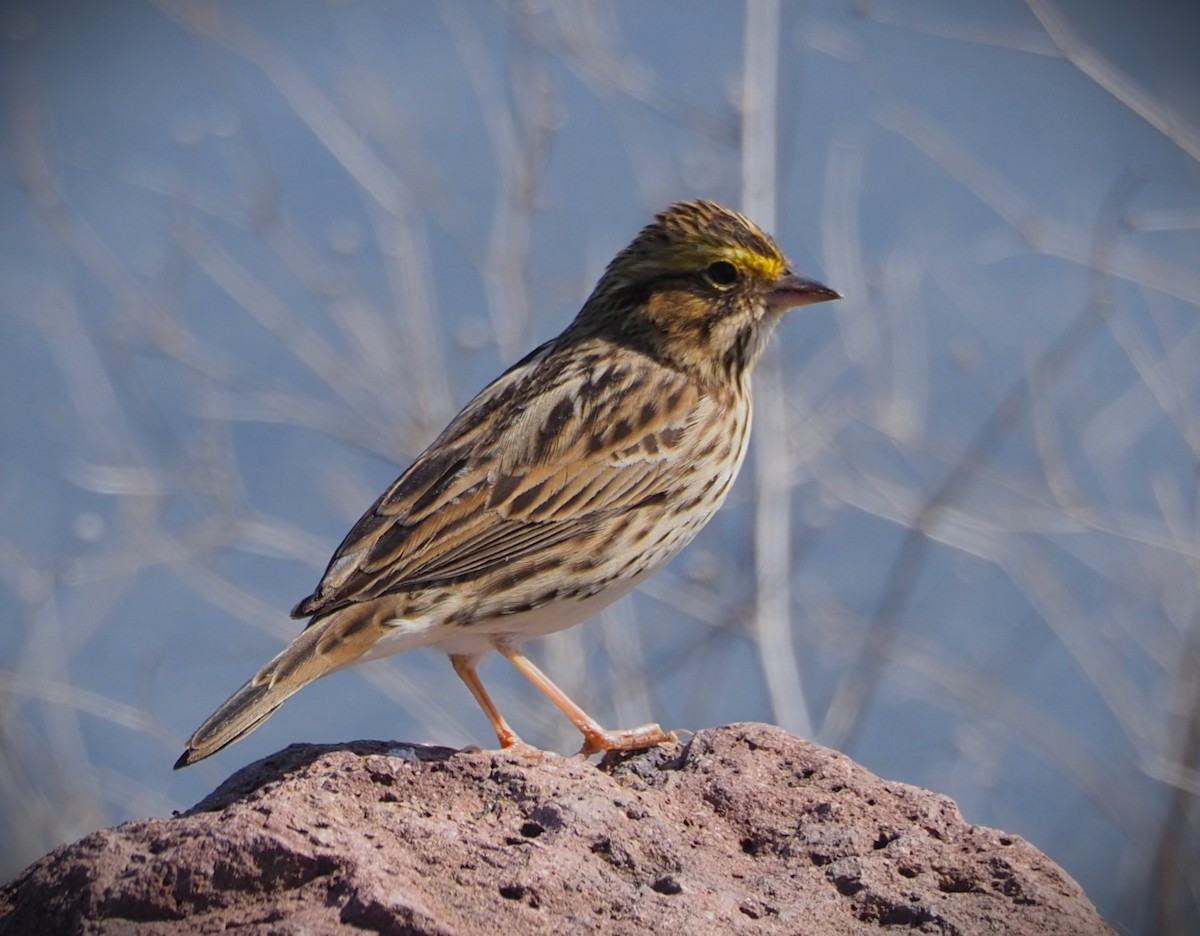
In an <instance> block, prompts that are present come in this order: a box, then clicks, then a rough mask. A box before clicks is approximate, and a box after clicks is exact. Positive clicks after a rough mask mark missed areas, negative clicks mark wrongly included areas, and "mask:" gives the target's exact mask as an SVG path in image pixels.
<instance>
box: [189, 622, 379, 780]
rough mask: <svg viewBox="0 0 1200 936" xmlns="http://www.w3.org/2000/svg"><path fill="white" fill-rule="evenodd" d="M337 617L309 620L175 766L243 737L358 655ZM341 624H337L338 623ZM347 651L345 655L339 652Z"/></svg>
mask: <svg viewBox="0 0 1200 936" xmlns="http://www.w3.org/2000/svg"><path fill="white" fill-rule="evenodd" d="M338 618H339V615H336V614H334V615H332V616H330V617H328V618H325V619H323V620H317V621H314V622H313V623H312V624H311V625H310V626H309V627H308V628H307V629H306V630H304V631H302V632H301V633H300V634H299V635H298V636H297V637H296V639H295V640H293V641H292V642H291V643H290V644H288V645H287V647H286V648H284V650H283V652H281V653H280V654H279V655H278V656H276V657H275V658H274V659H273V660H271V662H269V663H267V664H266V666H264V667H263V668H262V669H260V670H259V671H258V672H257V673H255V674H254V676H253V678H251V680H250V681H249V682H247V683H246V684H245V685H244V686H242V688H241V689H239V690H238V691H237V692H235V693H234V694H233V695H231V696H230V697H229V698H228V699H226V700H225V701H224V702H223V703H221V707H220V708H218V709H217V710H216V711H215V712H213V713H212V714H211V715H209V716H208V718H207V719H205V721H204V724H202V725H201V726H200V727H199V728H197V729H196V731H195V732H194V733H193V734H192V736H191V737H190V738H188V742H187V748H186V749H185V750H184V752H183V754H182V755H181V756H180V758H179V760H177V761H176V762H175V769H176V770H178V769H179V768H180V767H186V766H187V765H188V764H194V763H196V761H198V760H203V759H204V758H206V757H208V756H209V755H210V754H216V753H217V751H219V750H221V748H223V747H225V746H226V745H229V744H233V742H234V741H237V740H239V739H240V738H243V737H245V736H246V735H248V734H249V733H250V732H252V731H253V730H254V729H255V728H257V727H258V726H259V725H261V724H262V723H263V722H264V721H266V720H267V719H268V718H270V717H271V715H272V713H274V711H275V710H276V709H277V708H279V706H281V705H282V704H283V703H284V702H285V701H286V700H287V699H289V698H290V697H291V696H292V695H293V693H295V692H297V691H299V690H300V689H302V688H304V687H305V686H307V685H308V684H309V683H310V682H312V681H313V680H314V679H317V678H318V677H320V676H324V675H325V674H326V673H330V672H332V671H333V670H336V669H340V668H341V667H343V666H346V665H348V664H349V663H351V662H354V660H353V657H356V656H358V653H355V652H353V651H354V650H355V649H357V648H354V647H352V646H349V645H348V644H352V643H353V642H347V641H346V640H345V639H344V637H343V635H341V634H339V633H338V631H340V630H342V629H343V627H344V622H342V621H339V620H338ZM339 625H343V626H339ZM347 650H349V651H351V652H350V653H347V652H345V651H347Z"/></svg>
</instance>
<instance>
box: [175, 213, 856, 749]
mask: <svg viewBox="0 0 1200 936" xmlns="http://www.w3.org/2000/svg"><path fill="white" fill-rule="evenodd" d="M840 298H841V296H840V295H839V294H838V293H837V292H835V291H834V290H833V289H830V288H829V287H828V286H825V285H823V284H821V283H820V282H818V281H816V280H815V279H811V278H809V277H806V276H803V275H801V274H799V273H797V272H795V271H794V270H793V269H792V266H791V265H790V264H789V262H788V260H787V259H786V257H785V256H784V255H783V253H782V252H781V250H780V248H779V246H778V245H777V244H776V242H775V240H774V239H773V238H772V237H771V236H769V235H768V234H766V233H765V232H764V231H763V230H762V229H761V228H759V227H758V225H756V224H755V223H754V222H753V221H751V220H750V219H749V218H747V217H745V216H744V215H742V214H740V213H738V212H737V211H734V210H732V209H730V208H727V207H724V206H723V205H720V204H717V203H715V202H712V201H707V200H693V201H686V202H679V203H676V204H673V205H671V206H670V207H668V208H667V209H666V210H664V211H662V212H661V213H659V214H658V215H656V216H655V217H654V219H653V221H652V222H651V223H650V224H648V225H646V226H645V227H644V228H643V229H642V230H641V232H640V233H639V234H638V235H637V236H636V237H635V238H634V239H633V241H632V242H631V243H630V244H629V245H628V246H627V247H625V248H624V249H623V250H621V251H620V252H619V253H618V254H617V255H616V257H615V258H614V259H613V260H612V262H611V263H609V265H608V266H607V267H606V269H605V270H604V272H603V274H602V275H601V276H600V279H599V281H598V282H597V284H596V286H595V288H594V289H593V291H592V293H591V295H590V296H589V297H588V299H587V300H586V301H585V302H584V304H583V307H582V308H581V309H580V311H579V313H578V314H577V315H576V317H575V319H574V320H573V321H572V322H571V323H570V324H569V325H568V326H567V327H566V329H565V330H564V331H563V332H562V333H561V334H559V335H558V337H556V338H553V339H551V340H550V341H547V342H546V343H544V344H542V345H541V346H539V347H537V348H535V349H534V350H533V351H531V352H530V353H529V354H528V355H526V356H525V357H524V358H522V359H521V360H520V361H518V362H517V363H516V364H514V365H513V366H512V367H510V368H509V369H508V370H507V371H505V372H504V373H503V374H501V375H500V376H499V377H498V378H496V379H495V380H494V381H492V383H490V384H488V385H487V386H486V387H485V388H484V389H483V390H482V391H480V393H479V394H478V395H477V396H476V397H475V398H474V399H472V400H471V401H470V402H469V403H468V404H467V405H466V406H465V407H464V408H463V410H462V411H461V412H460V413H459V414H458V415H457V416H456V417H455V418H454V419H453V420H452V421H451V422H450V424H449V425H448V426H447V427H446V428H445V430H443V432H442V433H441V435H439V436H438V437H437V438H436V439H435V440H434V441H433V442H432V443H431V444H430V445H429V447H428V448H426V449H425V450H424V451H423V452H422V453H421V454H420V455H419V456H417V458H416V460H415V461H413V463H412V464H411V465H410V466H409V467H408V469H407V470H406V471H404V472H403V473H402V474H401V475H400V477H399V478H397V479H396V480H395V481H394V482H393V483H392V484H391V486H389V487H388V488H387V489H386V490H385V491H384V492H383V493H382V494H381V495H380V496H379V498H378V499H377V500H376V501H375V503H374V504H373V505H372V506H371V507H370V509H369V510H367V512H366V513H364V514H363V516H362V517H361V519H359V521H358V522H357V523H356V524H355V525H354V526H353V528H352V529H351V530H350V532H349V533H348V534H347V535H346V537H345V539H344V540H342V543H341V545H340V546H339V547H338V548H337V551H336V552H335V553H334V554H333V557H332V559H331V560H330V562H329V565H328V567H327V569H326V571H325V574H324V576H323V577H322V578H321V580H320V582H319V584H318V585H317V587H316V589H315V591H313V593H312V594H311V595H309V596H308V597H307V598H305V599H304V600H303V601H301V602H299V603H298V604H297V605H296V606H295V608H294V609H293V610H292V616H293V617H295V618H309V621H308V624H307V625H306V626H305V628H304V629H303V630H302V631H301V632H300V633H299V635H298V636H297V637H296V638H295V639H294V640H292V641H291V642H290V643H289V644H288V645H287V646H286V647H285V648H284V649H283V650H282V652H280V653H279V654H278V655H277V656H276V657H274V659H272V660H271V661H270V662H268V663H267V664H266V665H264V666H263V667H262V668H261V669H260V670H259V671H258V672H257V673H255V675H254V676H253V677H252V678H251V679H250V680H249V681H248V682H247V683H246V684H245V685H243V686H242V687H241V688H240V689H238V690H237V691H236V692H235V693H234V694H233V695H232V696H230V697H229V699H228V700H227V701H225V702H224V703H223V704H222V705H221V706H220V707H219V708H218V709H217V710H216V711H215V712H214V713H213V714H212V715H211V716H209V718H208V719H207V720H206V721H205V722H204V723H203V724H202V725H200V727H199V728H197V729H196V731H195V733H194V734H192V736H191V737H190V738H189V740H188V741H187V744H186V748H185V750H184V752H183V754H182V755H181V756H180V758H179V760H178V761H177V762H176V764H175V768H176V769H179V768H180V767H184V766H187V765H189V764H193V763H195V762H197V761H199V760H201V759H203V758H206V757H208V756H210V755H212V754H214V753H216V752H217V751H219V750H221V749H222V748H224V747H225V746H226V745H229V744H232V743H233V742H234V741H237V740H239V739H241V738H243V737H244V736H245V735H247V734H249V733H250V732H251V731H253V730H254V729H255V728H257V727H258V726H259V725H261V724H262V723H263V721H264V720H266V719H267V718H268V717H269V716H270V715H271V714H272V713H273V712H274V711H275V710H276V709H277V708H279V706H280V705H281V704H282V703H283V702H284V701H285V700H287V699H288V698H289V697H290V696H291V695H292V694H293V693H295V692H296V691H297V690H299V689H301V688H302V687H304V686H305V685H307V684H308V683H310V682H312V681H313V680H315V679H317V678H318V677H321V676H324V675H326V674H328V673H332V672H334V671H335V670H340V669H343V668H345V667H348V666H352V665H355V664H358V663H361V662H364V661H367V660H372V659H377V658H380V657H385V656H390V655H392V654H395V653H400V652H402V651H406V650H410V649H414V648H417V647H433V648H436V649H438V650H441V651H443V652H444V653H446V654H448V655H449V658H450V662H451V664H452V666H453V668H454V671H455V672H456V673H457V674H458V676H459V677H460V678H461V679H462V681H463V682H464V683H465V684H466V686H467V688H468V689H469V690H470V692H471V694H472V695H473V696H474V697H475V700H476V701H477V702H478V703H479V705H480V707H481V708H482V709H483V712H484V714H485V715H486V716H487V719H488V721H489V722H490V724H491V727H492V729H493V730H494V731H495V733H496V737H497V740H498V741H499V744H500V747H501V748H502V749H517V750H518V751H531V752H534V753H536V752H537V749H536V748H534V747H532V746H531V745H528V744H526V742H524V741H523V740H522V739H521V737H520V735H518V734H517V732H516V731H514V730H513V728H512V727H511V726H510V725H509V724H508V722H507V721H506V720H505V719H504V717H503V716H502V715H501V714H500V711H499V710H498V709H497V708H496V705H495V703H494V702H493V701H492V699H491V697H490V696H489V695H488V692H487V690H486V689H485V688H484V686H483V683H482V682H481V681H480V678H479V675H478V673H477V671H476V666H477V664H478V662H479V660H480V658H481V657H483V656H484V655H486V654H488V653H490V652H492V651H497V652H499V653H500V654H501V655H502V656H504V657H506V658H507V659H508V660H509V661H510V662H511V663H512V664H513V665H514V666H515V667H516V669H517V670H518V671H520V672H521V673H522V674H523V675H524V676H525V677H527V678H528V679H529V680H530V681H531V682H532V683H533V684H534V685H536V686H537V687H538V688H539V689H540V690H541V691H542V692H544V693H545V694H546V695H547V696H548V697H549V699H550V700H551V701H552V702H553V703H554V704H555V705H556V706H557V707H558V708H559V709H560V710H561V711H562V712H563V714H564V715H566V717H567V718H568V719H570V721H571V722H572V723H573V724H574V726H575V727H576V728H577V729H578V730H579V731H580V733H581V734H582V735H583V743H582V746H581V748H580V753H581V754H582V755H584V756H587V755H591V754H595V753H600V752H608V751H618V752H621V751H633V750H639V749H642V748H647V747H651V746H654V745H658V744H667V743H670V742H673V741H674V740H676V736H675V735H674V734H673V733H671V732H667V731H663V730H662V728H660V727H659V725H657V724H648V725H642V726H639V727H636V728H629V729H620V730H610V729H605V728H604V727H602V726H601V724H600V723H599V722H597V721H596V720H595V719H594V718H592V717H591V716H590V715H588V714H587V713H586V712H585V711H584V710H583V709H582V708H581V707H580V706H579V705H577V704H576V703H575V702H574V701H573V700H572V699H570V698H569V697H568V696H567V694H566V693H565V692H563V691H562V690H561V689H560V688H558V686H556V685H555V684H554V683H553V682H552V681H551V680H550V678H549V677H548V676H547V675H546V674H545V673H543V672H542V671H541V669H539V668H538V667H537V666H536V665H535V664H534V663H533V661H532V660H530V659H529V658H528V657H527V656H526V655H525V654H524V653H523V652H522V645H523V644H524V643H525V642H526V641H527V640H529V639H530V638H535V637H539V636H544V635H547V634H552V633H555V632H557V631H561V630H564V629H566V628H568V627H572V626H574V625H576V624H578V623H581V622H582V621H584V620H586V619H587V618H589V617H591V616H593V615H595V614H596V613H597V612H598V611H600V610H601V609H602V608H604V607H605V606H607V605H608V604H610V603H611V602H613V601H615V600H616V599H617V598H619V597H620V596H622V595H624V594H625V593H627V592H628V591H630V589H632V588H634V587H635V586H637V584H638V583H639V582H641V581H642V580H643V579H645V578H646V577H647V576H648V575H650V574H651V573H653V572H654V571H655V570H657V569H659V568H661V567H662V566H663V565H664V564H665V563H667V562H668V561H669V560H670V559H671V558H672V557H673V556H675V555H676V553H678V552H679V551H680V550H681V549H682V548H683V547H684V546H686V545H687V544H688V543H689V542H690V541H691V540H692V538H693V537H694V536H695V535H696V534H697V532H699V530H700V529H701V528H702V527H703V526H704V525H705V524H706V523H707V522H708V521H709V519H710V518H711V517H712V516H713V514H714V513H715V512H716V510H717V509H718V507H720V505H721V504H722V502H723V501H724V500H725V497H726V495H727V494H728V493H729V489H730V487H731V486H732V484H733V482H734V479H735V477H736V476H737V474H738V469H739V468H740V467H741V464H742V461H743V458H744V457H745V454H746V449H747V444H748V440H749V436H750V423H751V413H752V400H751V372H752V370H753V368H754V365H755V362H756V361H757V360H758V358H759V356H760V354H761V353H762V351H763V348H764V346H765V345H766V342H767V340H768V338H769V337H770V335H771V332H772V331H773V329H774V327H775V325H776V324H777V323H778V322H779V320H780V319H781V318H782V317H783V314H784V312H785V311H786V310H788V309H791V308H794V307H797V306H805V305H810V304H813V303H819V302H826V301H829V300H834V299H840Z"/></svg>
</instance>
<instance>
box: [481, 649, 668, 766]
mask: <svg viewBox="0 0 1200 936" xmlns="http://www.w3.org/2000/svg"><path fill="white" fill-rule="evenodd" d="M496 649H497V650H499V651H500V652H501V653H502V654H504V656H505V658H506V659H507V660H508V661H509V662H510V663H512V665H513V666H515V667H516V668H517V669H518V670H520V671H521V674H522V675H524V676H525V678H526V679H528V680H529V681H530V682H531V683H533V684H534V685H535V686H537V687H538V688H539V689H541V690H542V692H544V693H546V695H547V696H549V698H550V701H551V702H553V703H554V704H555V705H557V706H558V707H559V708H560V709H562V713H563V714H564V715H566V716H567V718H569V719H570V720H571V724H573V725H574V726H575V727H576V728H578V729H579V731H580V732H581V733H582V734H583V747H581V748H580V749H579V753H580V754H583V755H584V756H588V755H591V754H596V753H599V752H600V751H637V750H640V749H641V748H648V747H652V746H653V745H655V744H672V743H674V742H675V741H677V740H678V738H676V737H675V735H674V734H672V733H671V732H669V731H663V730H662V729H661V728H660V727H659V726H658V725H641V726H639V727H637V728H624V729H621V730H618V731H610V730H608V729H607V728H602V727H601V726H600V723H599V722H598V721H596V719H594V718H592V716H591V715H589V714H588V713H587V712H585V711H584V710H583V709H581V708H580V707H579V706H578V705H576V704H575V703H574V702H572V701H571V699H570V697H569V696H568V695H567V694H566V693H565V692H563V691H562V690H561V689H559V688H558V686H556V685H555V684H554V683H553V682H551V681H550V677H549V676H547V675H546V674H545V673H543V672H542V671H541V670H540V669H538V668H537V666H535V665H534V663H533V661H532V660H530V659H529V657H527V656H525V654H523V653H521V651H520V650H517V649H516V648H515V647H512V646H510V645H509V644H507V643H505V642H504V641H501V640H497V641H496ZM459 675H462V674H461V673H460V674H459ZM464 678H465V677H464ZM481 688H482V687H481ZM472 691H474V690H472ZM477 698H478V697H477Z"/></svg>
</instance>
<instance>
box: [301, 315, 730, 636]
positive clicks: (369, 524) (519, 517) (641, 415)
mask: <svg viewBox="0 0 1200 936" xmlns="http://www.w3.org/2000/svg"><path fill="white" fill-rule="evenodd" d="M590 342H591V343H592V344H595V345H597V347H595V348H594V349H593V348H590V347H580V346H579V345H578V344H576V345H575V346H573V347H570V348H567V347H564V346H562V345H555V344H553V343H552V344H550V345H544V346H543V347H542V348H539V349H538V350H537V351H535V352H533V354H531V355H530V356H529V357H527V358H526V359H525V360H524V361H522V362H520V363H519V364H517V365H515V366H514V367H513V368H512V369H510V370H509V371H508V372H507V373H505V374H504V375H502V376H501V377H500V378H498V379H497V380H496V381H495V382H493V383H492V384H491V385H489V386H488V387H486V388H485V389H484V390H483V391H482V392H481V393H480V394H479V395H478V396H477V397H475V399H474V400H472V401H471V402H470V403H469V404H467V406H466V407H465V408H464V409H463V411H462V412H461V413H460V414H459V415H458V416H457V417H456V418H455V419H454V421H453V422H452V423H451V424H450V425H449V426H448V427H447V428H446V430H445V431H444V432H443V433H442V435H441V436H439V437H438V439H437V440H435V442H434V443H433V444H432V445H430V447H429V448H428V449H426V450H425V452H423V453H422V454H421V455H420V456H418V457H417V459H416V461H414V462H413V464H412V465H411V466H410V467H409V469H408V470H407V471H405V472H404V473H403V474H402V475H401V476H400V477H399V478H397V479H396V481H395V482H394V483H393V484H392V485H391V486H390V487H389V488H388V489H387V490H386V491H384V492H383V494H382V495H381V496H380V497H379V499H378V500H377V501H376V502H375V504H374V505H373V506H372V507H371V509H370V510H368V511H367V512H366V513H365V514H364V515H363V516H362V518H361V519H360V520H359V521H358V523H357V524H355V526H354V528H353V529H351V531H350V533H349V534H348V535H347V536H346V538H345V540H343V542H342V544H341V546H340V547H339V548H338V550H337V552H335V553H334V556H333V558H332V559H331V560H330V563H329V567H328V569H327V570H326V572H325V575H324V577H323V578H322V580H321V582H320V584H319V585H318V586H317V589H316V591H314V592H313V594H312V595H310V596H309V597H308V598H306V599H305V600H304V601H302V602H300V603H299V604H298V605H297V606H296V608H295V609H294V610H293V612H292V613H293V615H294V616H296V617H301V616H307V615H315V614H324V613H328V612H330V611H332V610H335V609H337V608H341V607H345V606H346V605H349V604H353V603H355V602H359V601H367V600H371V599H374V598H378V597H380V596H382V595H385V594H389V593H397V592H405V591H415V590H417V589H421V588H426V587H430V586H434V585H439V584H447V583H450V582H460V581H469V580H471V579H474V578H477V577H482V576H485V575H488V574H489V573H492V572H495V571H496V570H497V569H499V568H502V567H504V566H508V565H511V564H513V563H516V562H519V561H522V560H531V559H536V557H537V556H538V555H539V554H541V553H545V552H546V551H548V550H551V549H554V548H557V547H561V546H562V545H563V544H566V543H571V542H573V541H574V542H577V543H578V544H579V547H580V548H586V545H587V542H588V538H589V537H591V536H593V535H594V534H596V533H597V531H598V530H599V529H600V528H601V527H602V526H603V525H604V523H605V521H606V520H608V519H610V518H611V517H612V516H613V514H614V513H619V512H623V511H627V510H629V509H631V508H633V509H636V507H637V506H638V505H639V504H640V503H642V502H645V501H647V499H650V498H654V497H655V495H657V494H661V493H662V492H663V491H665V490H667V489H668V488H669V486H670V483H671V481H670V473H669V471H668V468H669V466H670V465H671V464H672V462H673V461H674V460H675V459H676V457H677V456H678V454H679V451H680V450H681V449H686V448H687V447H688V446H689V444H690V443H691V442H692V441H693V440H694V438H695V437H696V436H697V435H698V434H699V433H700V432H701V427H702V426H703V425H704V424H705V422H706V421H707V420H708V419H709V418H711V417H712V416H713V413H712V412H709V410H710V409H711V407H712V406H714V405H715V404H714V403H713V401H712V400H711V399H710V398H707V397H705V396H703V395H701V394H700V393H699V391H698V390H697V388H696V387H695V386H694V384H693V383H692V382H691V381H689V380H688V378H687V377H685V376H684V375H682V374H679V373H677V372H676V371H673V370H670V369H668V368H665V367H663V366H661V365H659V364H657V363H655V362H654V361H652V360H650V359H649V358H642V357H641V356H638V355H633V354H632V353H630V352H628V351H625V353H624V355H623V357H624V359H625V360H624V363H623V364H621V365H620V366H614V365H613V364H612V363H611V361H612V358H613V354H612V350H611V348H606V347H604V346H603V345H602V342H600V340H599V339H590ZM606 362H607V363H606Z"/></svg>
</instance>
